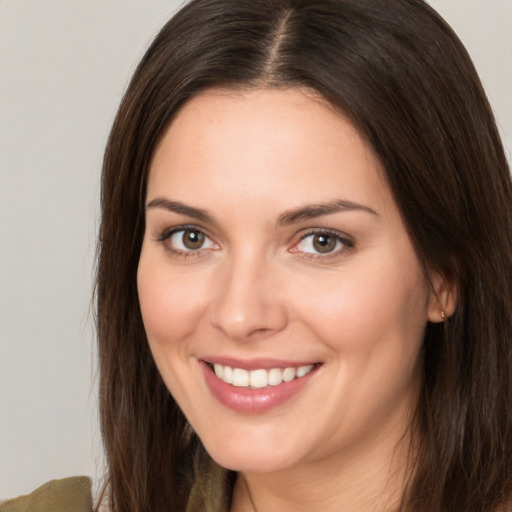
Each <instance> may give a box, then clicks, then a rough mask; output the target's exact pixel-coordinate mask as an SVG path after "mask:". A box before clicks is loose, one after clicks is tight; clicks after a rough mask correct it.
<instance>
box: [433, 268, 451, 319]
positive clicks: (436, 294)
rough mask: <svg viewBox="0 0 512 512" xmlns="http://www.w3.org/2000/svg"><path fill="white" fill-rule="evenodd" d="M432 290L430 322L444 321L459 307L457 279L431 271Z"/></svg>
mask: <svg viewBox="0 0 512 512" xmlns="http://www.w3.org/2000/svg"><path fill="white" fill-rule="evenodd" d="M429 278H430V284H431V288H432V289H431V292H430V300H429V305H428V319H429V321H430V322H434V323H435V322H444V321H446V319H447V318H448V317H450V316H452V315H453V313H454V312H455V309H456V307H457V301H458V286H457V283H456V282H455V279H448V278H446V277H444V276H442V275H441V274H438V273H437V272H431V273H429Z"/></svg>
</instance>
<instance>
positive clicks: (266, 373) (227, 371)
mask: <svg viewBox="0 0 512 512" xmlns="http://www.w3.org/2000/svg"><path fill="white" fill-rule="evenodd" d="M313 368H314V365H313V364H308V365H304V366H299V367H298V368H294V367H292V366H290V367H288V368H284V369H281V368H271V369H270V370H264V369H258V370H251V371H247V370H244V369H242V368H232V367H230V366H223V365H221V364H217V363H216V364H214V365H213V370H214V372H215V375H216V376H217V377H218V378H219V379H221V380H222V381H224V382H225V383H226V384H232V385H233V386H237V387H246V388H249V387H250V388H252V389H261V388H266V387H267V386H277V385H279V384H282V383H283V382H291V381H292V380H294V379H296V378H297V379H299V378H301V377H304V376H305V375H307V374H308V373H309V372H310V371H311V370H313Z"/></svg>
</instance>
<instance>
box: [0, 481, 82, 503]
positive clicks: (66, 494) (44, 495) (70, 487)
mask: <svg viewBox="0 0 512 512" xmlns="http://www.w3.org/2000/svg"><path fill="white" fill-rule="evenodd" d="M91 511H92V498H91V480H90V479H89V478H88V477H85V476H78V477H72V478H64V479H63V480H52V481H50V482H48V483H46V484H44V485H42V486H41V487H38V488H37V489H36V490H35V491H33V492H31V493H30V494H27V495H25V496H20V497H18V498H14V499H12V500H7V501H4V502H3V503H2V504H0V512H91Z"/></svg>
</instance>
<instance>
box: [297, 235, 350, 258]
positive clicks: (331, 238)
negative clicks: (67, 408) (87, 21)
mask: <svg viewBox="0 0 512 512" xmlns="http://www.w3.org/2000/svg"><path fill="white" fill-rule="evenodd" d="M353 246H354V244H353V243H352V242H351V241H350V240H349V239H348V238H344V237H342V236H340V235H336V234H335V233H329V232H328V231H326V232H321V231H319V232H317V233H310V234H309V235H306V236H304V237H303V238H302V239H301V240H300V241H299V243H298V244H297V245H296V246H295V247H294V250H293V252H302V253H304V254H310V255H311V256H315V255H316V256H320V255H330V254H337V253H338V252H342V251H343V250H344V249H349V248H352V247H353Z"/></svg>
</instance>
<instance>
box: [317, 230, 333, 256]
mask: <svg viewBox="0 0 512 512" xmlns="http://www.w3.org/2000/svg"><path fill="white" fill-rule="evenodd" d="M337 242H338V240H337V239H336V237H334V236H333V235H329V234H326V233H321V234H318V235H314V236H313V240H312V243H313V247H314V248H315V250H317V251H318V252H320V253H327V252H332V251H333V250H334V249H335V248H336V244H337Z"/></svg>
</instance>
